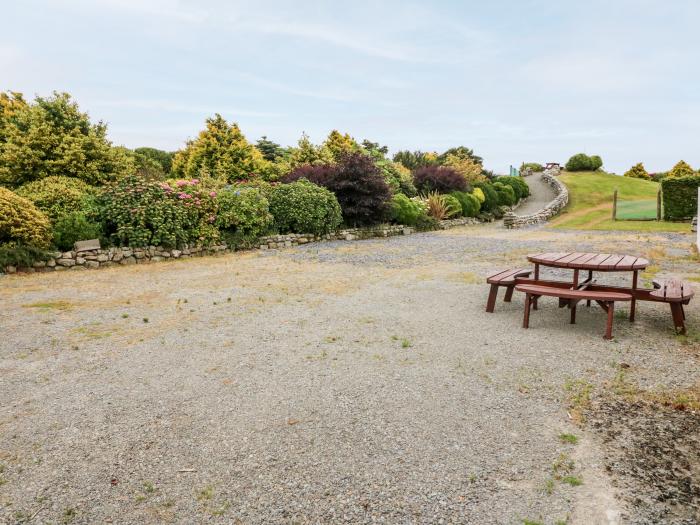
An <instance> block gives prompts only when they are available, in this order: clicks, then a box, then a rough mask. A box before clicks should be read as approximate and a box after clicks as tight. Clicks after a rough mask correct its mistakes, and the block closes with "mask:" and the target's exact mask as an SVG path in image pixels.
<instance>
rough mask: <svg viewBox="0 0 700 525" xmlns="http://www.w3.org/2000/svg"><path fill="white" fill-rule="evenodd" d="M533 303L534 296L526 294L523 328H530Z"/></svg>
mask: <svg viewBox="0 0 700 525" xmlns="http://www.w3.org/2000/svg"><path fill="white" fill-rule="evenodd" d="M531 303H532V295H530V294H529V293H526V294H525V313H524V314H523V328H529V327H530V304H531Z"/></svg>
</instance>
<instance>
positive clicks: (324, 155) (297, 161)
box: [286, 133, 335, 171]
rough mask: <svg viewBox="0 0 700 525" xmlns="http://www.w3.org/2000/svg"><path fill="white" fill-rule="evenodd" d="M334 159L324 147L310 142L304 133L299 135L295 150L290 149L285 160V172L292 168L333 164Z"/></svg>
mask: <svg viewBox="0 0 700 525" xmlns="http://www.w3.org/2000/svg"><path fill="white" fill-rule="evenodd" d="M334 161H335V159H334V158H333V154H332V153H331V151H330V150H329V149H328V148H327V147H326V146H325V145H321V146H317V145H315V144H314V143H312V142H311V140H310V139H309V136H308V135H307V134H306V133H303V134H302V135H301V138H300V139H299V142H298V143H297V147H296V148H290V150H289V155H288V158H287V162H286V164H287V167H288V168H289V169H288V170H287V171H291V170H292V169H294V168H297V167H299V166H303V165H304V164H310V165H312V166H317V165H321V164H333V163H334Z"/></svg>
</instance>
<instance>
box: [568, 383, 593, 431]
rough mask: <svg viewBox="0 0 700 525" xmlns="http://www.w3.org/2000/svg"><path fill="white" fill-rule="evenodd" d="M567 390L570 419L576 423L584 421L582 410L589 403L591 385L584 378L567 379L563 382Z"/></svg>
mask: <svg viewBox="0 0 700 525" xmlns="http://www.w3.org/2000/svg"><path fill="white" fill-rule="evenodd" d="M564 390H565V391H566V392H567V401H568V404H569V409H570V415H571V419H573V420H574V421H575V422H577V423H582V422H583V421H584V417H583V411H584V410H585V409H586V408H588V407H589V406H590V404H591V392H592V391H593V385H592V384H591V383H589V382H588V381H586V380H584V379H567V380H566V382H565V383H564Z"/></svg>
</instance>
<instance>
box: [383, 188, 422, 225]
mask: <svg viewBox="0 0 700 525" xmlns="http://www.w3.org/2000/svg"><path fill="white" fill-rule="evenodd" d="M425 216H426V212H425V208H424V207H423V206H422V205H421V203H420V202H418V201H415V200H413V199H409V198H408V197H406V195H404V194H402V193H397V194H396V195H394V196H393V197H392V199H391V220H392V221H393V222H395V223H398V224H405V225H406V226H416V225H417V224H418V222H419V221H420V220H421V219H423V218H425Z"/></svg>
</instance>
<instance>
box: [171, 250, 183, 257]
mask: <svg viewBox="0 0 700 525" xmlns="http://www.w3.org/2000/svg"><path fill="white" fill-rule="evenodd" d="M180 255H182V252H181V251H180V250H173V251H172V256H173V257H175V258H176V259H177V258H178V257H180Z"/></svg>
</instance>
